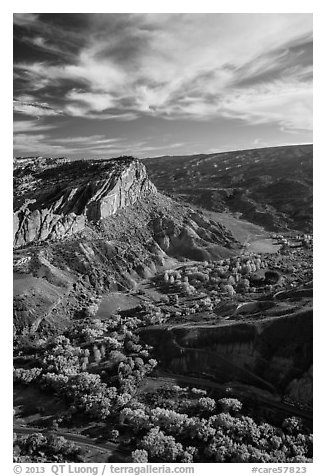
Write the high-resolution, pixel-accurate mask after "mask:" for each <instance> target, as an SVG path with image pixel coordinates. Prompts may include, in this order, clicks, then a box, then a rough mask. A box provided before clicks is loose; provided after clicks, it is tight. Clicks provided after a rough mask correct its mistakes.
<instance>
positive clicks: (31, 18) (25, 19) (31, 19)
mask: <svg viewBox="0 0 326 476" xmlns="http://www.w3.org/2000/svg"><path fill="white" fill-rule="evenodd" d="M37 19H38V14H37V13H14V25H18V26H24V27H26V26H31V25H33V24H34V23H35V22H36V21H37Z"/></svg>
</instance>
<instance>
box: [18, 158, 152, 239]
mask: <svg viewBox="0 0 326 476" xmlns="http://www.w3.org/2000/svg"><path fill="white" fill-rule="evenodd" d="M14 189H15V190H14V191H15V203H14V220H13V225H14V230H13V233H14V247H16V248H17V247H21V246H25V245H27V244H29V243H33V242H40V241H44V240H47V239H50V240H51V239H62V238H64V237H67V236H70V235H73V234H75V233H78V232H79V231H82V230H83V229H84V227H85V225H86V223H87V222H88V221H91V222H97V221H99V220H101V219H103V218H107V217H109V216H111V215H114V214H115V213H116V212H117V211H118V210H119V209H123V208H125V207H128V206H129V205H132V204H134V203H135V202H136V201H137V200H139V199H141V198H143V197H145V196H147V195H148V194H151V193H155V192H156V188H155V186H154V185H153V183H152V182H151V181H150V180H149V179H148V176H147V173H146V169H145V167H144V165H143V164H142V163H141V162H139V161H138V160H135V159H132V158H121V159H111V160H101V161H100V160H97V161H96V160H93V161H76V162H67V161H66V160H65V159H61V160H60V159H59V160H55V159H54V160H53V161H49V160H47V161H45V160H44V159H35V160H34V161H33V160H29V161H16V162H15V169H14Z"/></svg>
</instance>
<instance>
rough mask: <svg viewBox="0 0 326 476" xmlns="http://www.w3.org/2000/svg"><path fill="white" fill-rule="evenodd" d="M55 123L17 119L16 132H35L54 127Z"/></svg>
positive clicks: (15, 123)
mask: <svg viewBox="0 0 326 476" xmlns="http://www.w3.org/2000/svg"><path fill="white" fill-rule="evenodd" d="M54 127H55V126H54V125H53V124H42V123H40V122H39V121H33V120H32V121H31V120H30V121H15V122H14V133H17V132H35V131H45V130H50V129H53V128H54Z"/></svg>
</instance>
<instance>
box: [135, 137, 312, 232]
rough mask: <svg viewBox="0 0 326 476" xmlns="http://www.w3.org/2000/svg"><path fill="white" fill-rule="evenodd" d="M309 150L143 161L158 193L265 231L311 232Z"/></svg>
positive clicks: (276, 149) (294, 148)
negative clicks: (233, 216)
mask: <svg viewBox="0 0 326 476" xmlns="http://www.w3.org/2000/svg"><path fill="white" fill-rule="evenodd" d="M312 159H313V150H312V145H296V146H288V147H285V146H284V147H273V148H266V149H252V150H243V151H234V152H224V153H218V154H198V155H192V156H175V157H173V156H165V157H157V158H152V159H146V160H145V161H144V162H145V164H146V167H147V170H148V173H149V176H150V178H151V180H153V182H154V183H155V185H156V186H157V187H158V189H159V190H161V191H162V192H165V193H166V192H167V193H169V194H172V195H173V196H175V197H178V198H181V199H182V200H184V201H185V202H187V203H192V204H194V205H197V206H199V207H202V208H206V209H209V210H213V211H217V212H224V211H229V212H232V213H239V214H241V216H242V217H243V218H245V219H246V220H248V221H250V222H253V223H256V224H258V225H262V226H264V227H265V228H267V229H269V230H286V229H295V230H300V231H306V232H310V231H311V229H312V170H313V165H312Z"/></svg>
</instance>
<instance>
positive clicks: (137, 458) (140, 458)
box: [131, 450, 148, 463]
mask: <svg viewBox="0 0 326 476" xmlns="http://www.w3.org/2000/svg"><path fill="white" fill-rule="evenodd" d="M131 460H132V462H133V463H148V452H147V451H146V450H135V451H133V452H132V453H131Z"/></svg>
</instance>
